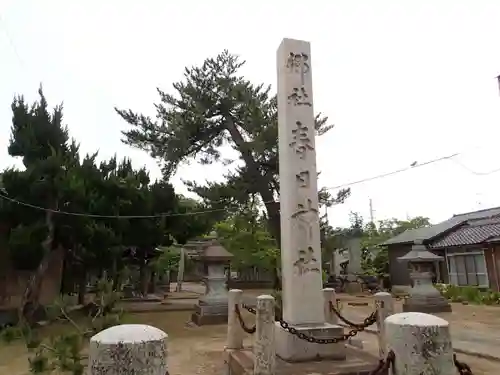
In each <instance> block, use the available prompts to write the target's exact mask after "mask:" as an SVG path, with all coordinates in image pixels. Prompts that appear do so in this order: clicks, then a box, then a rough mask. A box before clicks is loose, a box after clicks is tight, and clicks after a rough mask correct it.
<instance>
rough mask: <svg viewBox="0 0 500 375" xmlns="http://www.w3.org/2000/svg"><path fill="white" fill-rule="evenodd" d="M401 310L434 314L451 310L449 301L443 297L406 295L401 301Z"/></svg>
mask: <svg viewBox="0 0 500 375" xmlns="http://www.w3.org/2000/svg"><path fill="white" fill-rule="evenodd" d="M403 312H420V313H426V314H435V313H440V312H451V305H450V303H449V302H448V301H447V300H446V299H445V298H444V297H443V296H439V297H427V298H425V297H419V298H418V299H416V298H411V296H410V297H408V298H407V299H406V301H405V302H404V303H403Z"/></svg>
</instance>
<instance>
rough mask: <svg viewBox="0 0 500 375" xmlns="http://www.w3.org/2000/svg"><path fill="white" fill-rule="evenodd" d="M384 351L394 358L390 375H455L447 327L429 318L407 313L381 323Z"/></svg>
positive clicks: (433, 316)
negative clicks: (384, 339) (391, 352)
mask: <svg viewBox="0 0 500 375" xmlns="http://www.w3.org/2000/svg"><path fill="white" fill-rule="evenodd" d="M385 332H386V338H387V350H388V351H389V350H392V351H393V352H394V354H395V362H394V368H393V374H394V375H413V374H419V375H434V374H439V375H456V374H457V370H456V368H455V365H454V363H453V347H452V345H451V337H450V327H449V324H448V322H447V321H446V320H444V319H442V318H440V317H438V316H435V315H430V314H424V313H418V312H408V313H400V314H394V315H391V316H389V317H388V318H387V319H386V320H385Z"/></svg>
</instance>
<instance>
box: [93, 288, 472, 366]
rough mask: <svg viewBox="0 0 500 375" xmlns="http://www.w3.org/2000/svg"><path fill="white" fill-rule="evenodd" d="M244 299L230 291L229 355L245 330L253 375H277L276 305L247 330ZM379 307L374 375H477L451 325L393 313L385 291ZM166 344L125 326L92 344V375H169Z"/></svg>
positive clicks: (146, 329)
mask: <svg viewBox="0 0 500 375" xmlns="http://www.w3.org/2000/svg"><path fill="white" fill-rule="evenodd" d="M323 295H324V309H325V316H326V319H327V321H328V322H329V323H332V324H338V319H339V316H340V318H341V320H344V318H342V316H341V315H340V313H339V312H338V311H336V310H335V309H334V308H332V306H333V307H334V306H336V297H335V292H334V290H333V289H329V288H326V289H324V290H323ZM242 299H243V292H242V291H241V290H238V289H232V290H230V291H229V303H228V316H229V318H228V327H227V342H226V349H225V350H226V353H228V352H232V351H238V350H241V349H243V339H244V335H245V331H247V332H249V333H254V335H255V337H254V342H253V353H254V358H255V359H254V370H253V373H254V374H255V375H275V374H276V373H277V360H276V352H275V343H274V329H275V300H274V298H273V297H272V296H270V295H261V296H259V297H257V304H256V308H255V309H251V308H250V309H249V310H251V312H253V313H255V315H256V322H255V327H253V328H248V327H245V325H244V323H243V322H242V319H241V315H240V310H242V309H244V308H245V307H244V305H243V303H242ZM375 307H376V324H377V326H378V330H379V334H378V340H379V355H380V365H379V367H378V368H377V369H374V371H373V372H372V374H373V375H379V374H387V373H391V374H394V375H410V374H419V375H430V374H440V375H456V374H457V373H458V374H460V375H472V372H470V369H468V366H467V365H465V364H463V363H460V362H458V361H457V360H456V358H455V356H454V353H453V347H452V342H451V337H450V327H449V324H448V322H447V321H446V320H444V319H442V318H440V317H437V316H434V315H429V314H423V313H415V312H407V313H398V314H394V302H393V298H392V296H391V295H390V294H389V293H385V292H380V293H377V294H375ZM372 322H373V320H371V321H370V322H369V323H367V324H371V323H372ZM355 326H358V327H362V326H363V325H355ZM359 330H360V331H361V330H362V329H359ZM167 341H168V335H167V334H166V333H165V332H163V331H161V330H159V329H157V328H155V327H151V326H147V325H134V324H128V325H127V324H125V325H119V326H115V327H112V328H109V329H107V330H104V331H102V332H100V333H98V334H97V335H95V336H94V337H92V339H91V343H90V351H89V374H90V375H104V374H106V375H118V374H120V375H126V374H134V375H166V374H168V366H167ZM221 360H222V358H221ZM388 370H392V371H389V372H388Z"/></svg>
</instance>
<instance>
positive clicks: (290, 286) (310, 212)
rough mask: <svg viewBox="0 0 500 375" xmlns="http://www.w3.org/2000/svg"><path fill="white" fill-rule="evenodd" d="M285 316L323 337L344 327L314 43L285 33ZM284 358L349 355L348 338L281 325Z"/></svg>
mask: <svg viewBox="0 0 500 375" xmlns="http://www.w3.org/2000/svg"><path fill="white" fill-rule="evenodd" d="M277 55H278V56H277V65H278V66H277V68H278V139H279V164H280V168H279V169H280V210H281V267H282V276H283V277H282V286H283V292H282V296H283V302H282V303H283V319H284V320H285V321H286V322H288V323H289V324H290V325H292V326H294V328H296V329H298V330H302V331H304V333H307V334H309V335H312V336H315V335H317V336H318V337H320V336H321V337H322V338H327V337H337V336H340V335H341V333H342V328H341V327H339V326H337V325H332V324H329V323H325V313H324V311H323V295H322V284H323V282H322V274H321V247H320V231H319V216H318V187H317V171H316V149H315V147H316V145H315V129H314V110H313V90H312V75H311V46H310V43H309V42H305V41H301V40H294V39H283V41H282V43H281V45H280V47H279V49H278V53H277ZM275 332H276V345H277V348H276V353H277V355H278V356H280V357H281V358H282V359H284V360H288V361H304V360H308V359H311V360H312V359H314V358H318V357H335V358H339V357H340V358H342V357H344V358H345V345H344V344H331V345H318V344H313V343H309V342H307V341H304V340H300V339H298V338H297V337H296V336H294V335H291V334H290V333H289V332H287V331H285V330H283V329H282V328H281V326H280V325H279V324H277V329H276V331H275Z"/></svg>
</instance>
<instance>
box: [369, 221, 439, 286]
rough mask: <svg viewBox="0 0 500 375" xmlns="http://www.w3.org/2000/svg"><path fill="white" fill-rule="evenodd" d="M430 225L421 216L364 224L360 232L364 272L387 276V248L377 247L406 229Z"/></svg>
mask: <svg viewBox="0 0 500 375" xmlns="http://www.w3.org/2000/svg"><path fill="white" fill-rule="evenodd" d="M361 224H362V222H361ZM430 225H431V223H430V221H429V219H428V218H426V217H423V216H416V217H414V218H409V219H407V220H399V219H395V218H393V219H388V220H380V221H378V222H377V223H367V224H365V225H364V226H363V232H362V233H363V234H362V247H363V258H362V259H363V263H364V268H365V270H367V271H369V272H371V273H374V274H376V275H379V276H385V277H386V276H388V273H389V268H388V266H389V255H388V252H387V248H385V247H380V246H379V245H380V244H381V243H383V242H385V241H387V240H389V239H390V238H392V237H394V236H397V235H398V234H401V233H403V232H404V231H406V230H408V229H416V228H421V227H428V226H430Z"/></svg>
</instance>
